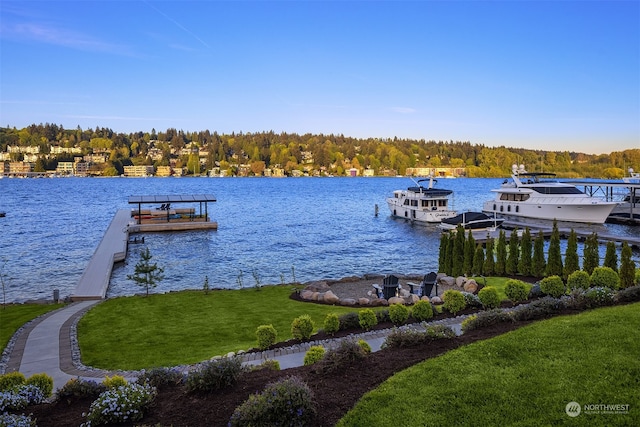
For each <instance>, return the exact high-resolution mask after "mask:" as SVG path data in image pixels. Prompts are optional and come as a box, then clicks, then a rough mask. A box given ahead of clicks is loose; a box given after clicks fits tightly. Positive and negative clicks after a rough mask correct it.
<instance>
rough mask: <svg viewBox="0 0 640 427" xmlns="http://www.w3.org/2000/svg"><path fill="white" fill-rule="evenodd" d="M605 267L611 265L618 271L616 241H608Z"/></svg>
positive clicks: (610, 266)
mask: <svg viewBox="0 0 640 427" xmlns="http://www.w3.org/2000/svg"><path fill="white" fill-rule="evenodd" d="M603 266H604V267H609V268H611V269H612V270H613V271H615V272H617V271H618V254H617V253H616V244H615V242H607V251H606V252H605V254H604V264H603Z"/></svg>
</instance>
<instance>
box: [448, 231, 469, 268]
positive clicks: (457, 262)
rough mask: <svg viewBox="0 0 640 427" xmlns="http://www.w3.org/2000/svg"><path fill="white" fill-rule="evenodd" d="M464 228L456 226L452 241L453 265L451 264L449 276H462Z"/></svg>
mask: <svg viewBox="0 0 640 427" xmlns="http://www.w3.org/2000/svg"><path fill="white" fill-rule="evenodd" d="M465 240H466V239H465V237H464V228H463V227H462V225H459V224H458V227H457V229H456V237H455V239H454V241H453V263H452V264H451V266H452V268H451V275H452V276H454V277H456V276H462V275H463V274H464V241H465Z"/></svg>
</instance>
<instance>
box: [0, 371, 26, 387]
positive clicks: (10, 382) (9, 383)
mask: <svg viewBox="0 0 640 427" xmlns="http://www.w3.org/2000/svg"><path fill="white" fill-rule="evenodd" d="M26 381H27V379H26V378H25V376H24V374H23V373H22V372H9V373H6V374H2V375H0V391H4V390H11V389H13V388H14V387H16V386H19V385H22V384H24V383H25V382H26Z"/></svg>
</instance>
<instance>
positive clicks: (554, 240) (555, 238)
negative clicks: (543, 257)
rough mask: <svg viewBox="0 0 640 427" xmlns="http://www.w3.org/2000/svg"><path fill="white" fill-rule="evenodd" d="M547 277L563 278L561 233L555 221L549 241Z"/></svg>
mask: <svg viewBox="0 0 640 427" xmlns="http://www.w3.org/2000/svg"><path fill="white" fill-rule="evenodd" d="M545 274H546V275H547V276H562V253H561V252H560V231H559V230H558V223H557V222H556V221H553V230H551V238H550V239H549V256H548V259H547V268H546V269H545Z"/></svg>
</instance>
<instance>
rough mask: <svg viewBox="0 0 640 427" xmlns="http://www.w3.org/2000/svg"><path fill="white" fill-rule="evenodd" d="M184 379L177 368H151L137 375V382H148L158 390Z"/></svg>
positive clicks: (177, 383) (178, 383) (179, 382)
mask: <svg viewBox="0 0 640 427" xmlns="http://www.w3.org/2000/svg"><path fill="white" fill-rule="evenodd" d="M184 381H185V375H184V374H183V373H182V372H180V371H178V370H177V369H169V368H153V369H151V370H149V371H142V372H141V373H140V375H138V379H137V380H136V382H137V383H138V384H149V385H150V386H153V387H155V388H157V389H158V390H161V389H164V388H166V387H171V386H177V385H180V384H182V383H184Z"/></svg>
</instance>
